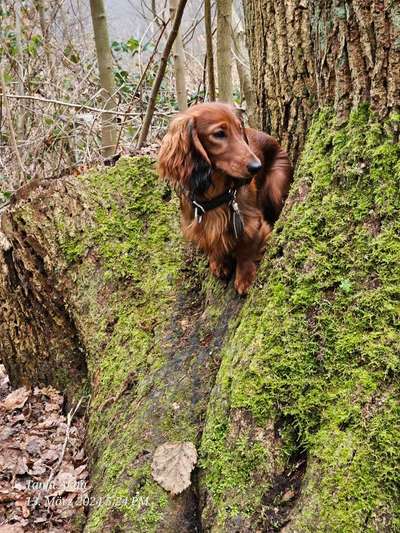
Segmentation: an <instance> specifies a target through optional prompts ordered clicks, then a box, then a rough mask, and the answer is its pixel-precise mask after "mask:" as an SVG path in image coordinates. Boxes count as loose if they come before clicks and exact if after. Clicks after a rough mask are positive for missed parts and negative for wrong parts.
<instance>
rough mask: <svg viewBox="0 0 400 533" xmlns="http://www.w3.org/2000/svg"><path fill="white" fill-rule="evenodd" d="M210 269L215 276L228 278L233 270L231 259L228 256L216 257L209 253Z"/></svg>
mask: <svg viewBox="0 0 400 533" xmlns="http://www.w3.org/2000/svg"><path fill="white" fill-rule="evenodd" d="M209 261H210V270H211V272H212V273H213V274H214V276H215V277H216V278H219V279H228V278H229V277H230V276H231V274H232V270H233V264H232V259H231V258H230V257H217V256H214V255H210V257H209Z"/></svg>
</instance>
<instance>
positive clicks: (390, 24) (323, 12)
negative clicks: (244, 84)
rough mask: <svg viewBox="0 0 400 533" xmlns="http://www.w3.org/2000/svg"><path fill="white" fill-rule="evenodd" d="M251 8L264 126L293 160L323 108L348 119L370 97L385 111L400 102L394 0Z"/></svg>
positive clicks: (261, 1) (298, 1) (268, 1)
mask: <svg viewBox="0 0 400 533" xmlns="http://www.w3.org/2000/svg"><path fill="white" fill-rule="evenodd" d="M244 8H245V16H246V25H247V38H248V44H249V52H250V63H251V66H252V78H253V81H254V86H255V92H256V99H257V109H258V125H259V127H260V128H261V129H263V130H265V131H269V132H270V133H271V134H272V135H273V136H275V137H277V138H278V139H280V140H281V142H282V143H283V145H284V146H285V147H286V148H288V149H289V152H290V154H291V155H292V157H293V159H297V157H298V155H299V153H300V151H301V149H302V147H303V145H304V142H305V135H306V132H307V128H308V125H309V124H310V119H311V117H312V116H313V113H314V111H315V110H316V109H321V108H322V107H324V106H326V105H333V106H334V107H335V110H336V112H337V114H338V116H339V117H340V119H341V120H345V119H346V117H347V116H348V113H349V111H350V109H351V108H352V107H354V106H357V105H358V104H359V103H361V102H364V101H368V102H371V104H372V106H373V108H374V109H375V110H376V111H377V112H378V114H379V116H387V115H388V114H389V113H390V111H391V110H394V109H395V108H396V107H398V105H399V85H398V79H399V76H400V74H399V69H400V62H399V46H398V39H399V37H398V35H399V24H398V8H397V6H396V5H395V3H394V2H384V1H383V0H374V1H372V2H367V3H366V2H363V1H362V0H352V1H351V2H343V3H340V2H339V3H337V2H334V1H333V0H329V1H328V2H325V3H324V4H323V5H322V4H321V2H318V1H313V0H310V1H305V0H283V1H282V2H278V3H277V2H274V1H272V0H251V1H249V2H245V3H244ZM396 43H397V44H396Z"/></svg>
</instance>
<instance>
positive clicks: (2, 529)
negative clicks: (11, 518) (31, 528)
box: [0, 524, 24, 533]
mask: <svg viewBox="0 0 400 533" xmlns="http://www.w3.org/2000/svg"><path fill="white" fill-rule="evenodd" d="M0 533H24V530H23V529H22V527H20V526H17V525H16V524H12V525H7V526H0Z"/></svg>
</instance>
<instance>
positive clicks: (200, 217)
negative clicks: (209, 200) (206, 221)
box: [192, 200, 206, 224]
mask: <svg viewBox="0 0 400 533" xmlns="http://www.w3.org/2000/svg"><path fill="white" fill-rule="evenodd" d="M192 203H193V205H194V206H195V208H194V218H195V220H196V222H197V224H201V221H202V220H203V215H204V213H205V212H206V210H205V209H204V207H203V206H202V205H201V204H199V203H197V202H196V201H195V200H192ZM199 209H200V210H201V212H199Z"/></svg>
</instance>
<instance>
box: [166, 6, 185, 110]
mask: <svg viewBox="0 0 400 533" xmlns="http://www.w3.org/2000/svg"><path fill="white" fill-rule="evenodd" d="M178 3H179V1H178V0H170V1H169V6H170V13H171V20H172V21H173V20H175V15H176V10H177V7H178ZM172 56H173V58H174V69H175V87H176V98H177V101H178V108H179V111H185V109H187V107H188V105H187V94H186V79H185V78H186V76H185V73H186V67H185V50H184V48H183V43H182V35H181V32H180V30H179V29H178V33H177V34H176V37H175V41H174V44H173V46H172Z"/></svg>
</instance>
